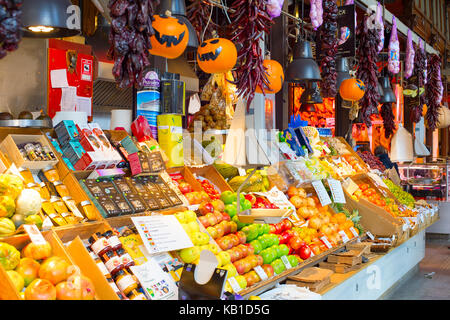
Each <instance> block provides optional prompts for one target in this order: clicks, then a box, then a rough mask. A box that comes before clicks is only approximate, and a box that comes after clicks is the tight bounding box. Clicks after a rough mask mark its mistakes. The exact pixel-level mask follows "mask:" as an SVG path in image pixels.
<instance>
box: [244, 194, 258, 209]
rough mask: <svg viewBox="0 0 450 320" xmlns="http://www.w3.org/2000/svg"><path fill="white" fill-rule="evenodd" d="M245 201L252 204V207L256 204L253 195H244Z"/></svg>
mask: <svg viewBox="0 0 450 320" xmlns="http://www.w3.org/2000/svg"><path fill="white" fill-rule="evenodd" d="M244 198H245V199H247V200H248V201H250V203H251V204H252V206H253V205H254V204H255V203H256V197H255V195H253V194H246V195H245V196H244Z"/></svg>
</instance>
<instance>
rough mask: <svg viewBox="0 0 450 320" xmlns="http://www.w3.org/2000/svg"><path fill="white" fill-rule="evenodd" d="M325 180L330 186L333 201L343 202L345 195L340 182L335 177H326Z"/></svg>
mask: <svg viewBox="0 0 450 320" xmlns="http://www.w3.org/2000/svg"><path fill="white" fill-rule="evenodd" d="M327 181H328V185H329V186H330V189H331V195H332V196H333V200H334V202H336V203H345V195H344V190H343V189H342V184H341V182H340V181H338V180H335V179H328V180H327Z"/></svg>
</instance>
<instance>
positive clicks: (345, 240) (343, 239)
mask: <svg viewBox="0 0 450 320" xmlns="http://www.w3.org/2000/svg"><path fill="white" fill-rule="evenodd" d="M339 234H340V235H341V237H342V241H344V243H347V242H349V241H350V239H349V238H348V237H347V234H346V233H345V231H344V230H341V231H339Z"/></svg>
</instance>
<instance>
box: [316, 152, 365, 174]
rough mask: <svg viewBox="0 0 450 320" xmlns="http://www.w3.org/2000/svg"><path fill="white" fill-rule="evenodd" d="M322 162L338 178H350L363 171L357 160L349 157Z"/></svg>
mask: <svg viewBox="0 0 450 320" xmlns="http://www.w3.org/2000/svg"><path fill="white" fill-rule="evenodd" d="M322 162H325V163H327V164H328V166H329V167H331V168H332V170H334V171H335V172H336V173H337V174H338V175H339V176H341V177H344V176H350V175H354V174H357V173H360V172H362V171H363V169H362V168H361V166H360V165H359V162H358V160H356V158H355V157H353V156H351V155H347V156H342V157H333V158H331V159H323V160H322Z"/></svg>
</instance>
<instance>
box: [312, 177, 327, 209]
mask: <svg viewBox="0 0 450 320" xmlns="http://www.w3.org/2000/svg"><path fill="white" fill-rule="evenodd" d="M312 185H313V187H314V189H315V190H316V193H317V196H318V197H319V200H320V203H321V204H322V207H325V206H327V205H329V204H330V203H331V199H330V196H329V195H328V192H327V190H326V189H325V186H324V185H323V182H322V181H320V180H317V181H313V182H312Z"/></svg>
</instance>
